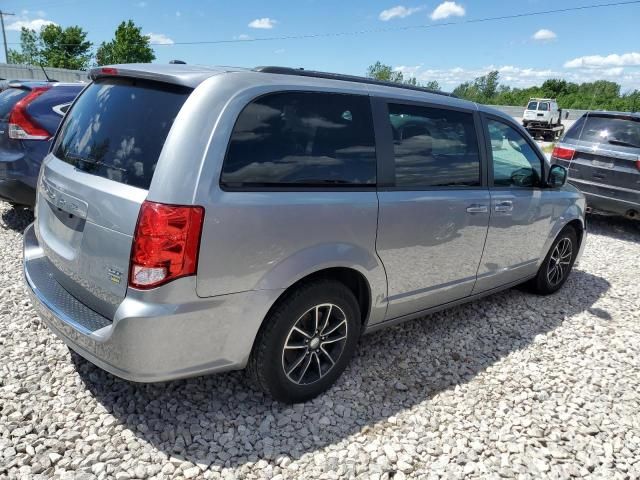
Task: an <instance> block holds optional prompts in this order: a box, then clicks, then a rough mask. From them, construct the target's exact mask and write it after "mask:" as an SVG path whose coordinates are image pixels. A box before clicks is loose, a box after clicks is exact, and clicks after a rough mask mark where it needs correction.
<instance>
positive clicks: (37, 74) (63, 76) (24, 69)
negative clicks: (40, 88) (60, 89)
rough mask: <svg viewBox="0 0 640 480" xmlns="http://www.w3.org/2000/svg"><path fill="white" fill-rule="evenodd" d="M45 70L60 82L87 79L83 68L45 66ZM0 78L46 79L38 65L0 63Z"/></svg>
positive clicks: (50, 76)
mask: <svg viewBox="0 0 640 480" xmlns="http://www.w3.org/2000/svg"><path fill="white" fill-rule="evenodd" d="M45 70H46V71H47V75H48V76H49V78H51V79H55V80H58V81H60V82H86V81H88V80H89V79H88V77H87V72H86V71H84V70H67V69H65V68H50V67H45ZM0 80H46V77H45V75H44V72H43V71H42V68H40V67H35V66H33V65H13V64H8V63H0Z"/></svg>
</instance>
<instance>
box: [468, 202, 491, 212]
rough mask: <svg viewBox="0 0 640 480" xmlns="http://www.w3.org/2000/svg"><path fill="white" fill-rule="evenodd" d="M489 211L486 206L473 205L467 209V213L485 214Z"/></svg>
mask: <svg viewBox="0 0 640 480" xmlns="http://www.w3.org/2000/svg"><path fill="white" fill-rule="evenodd" d="M487 212H489V209H488V208H487V206H486V205H478V204H473V205H469V206H468V207H467V213H487Z"/></svg>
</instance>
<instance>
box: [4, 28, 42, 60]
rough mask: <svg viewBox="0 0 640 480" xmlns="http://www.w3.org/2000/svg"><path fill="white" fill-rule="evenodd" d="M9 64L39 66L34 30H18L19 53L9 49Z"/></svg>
mask: <svg viewBox="0 0 640 480" xmlns="http://www.w3.org/2000/svg"><path fill="white" fill-rule="evenodd" d="M8 53H9V58H8V60H7V61H8V62H9V63H18V64H22V65H39V64H40V51H39V49H38V34H37V33H36V32H35V30H29V29H28V28H24V27H22V29H21V30H20V51H18V50H13V49H9V52H8Z"/></svg>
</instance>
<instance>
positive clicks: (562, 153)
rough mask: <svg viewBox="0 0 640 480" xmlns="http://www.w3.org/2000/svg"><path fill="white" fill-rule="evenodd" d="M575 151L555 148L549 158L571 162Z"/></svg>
mask: <svg viewBox="0 0 640 480" xmlns="http://www.w3.org/2000/svg"><path fill="white" fill-rule="evenodd" d="M575 153H576V151H575V150H574V149H573V148H565V147H555V148H554V149H553V152H551V156H552V157H554V158H559V159H560V160H573V156H574V155H575Z"/></svg>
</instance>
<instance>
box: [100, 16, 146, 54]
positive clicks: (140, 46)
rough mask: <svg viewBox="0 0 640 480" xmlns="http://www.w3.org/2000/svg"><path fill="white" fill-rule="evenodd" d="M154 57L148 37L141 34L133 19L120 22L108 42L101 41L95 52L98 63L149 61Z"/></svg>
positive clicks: (140, 29)
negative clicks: (112, 37) (113, 35)
mask: <svg viewBox="0 0 640 480" xmlns="http://www.w3.org/2000/svg"><path fill="white" fill-rule="evenodd" d="M155 59H156V56H155V54H154V53H153V49H152V48H151V46H150V45H149V37H147V36H145V35H143V34H142V28H141V27H136V25H135V23H133V20H129V21H127V22H122V23H121V24H120V25H119V26H118V28H117V29H116V32H115V37H114V39H113V40H111V41H110V42H102V44H101V45H100V47H99V48H98V51H97V52H96V61H97V63H98V65H110V64H114V63H150V62H152V61H153V60H155Z"/></svg>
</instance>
